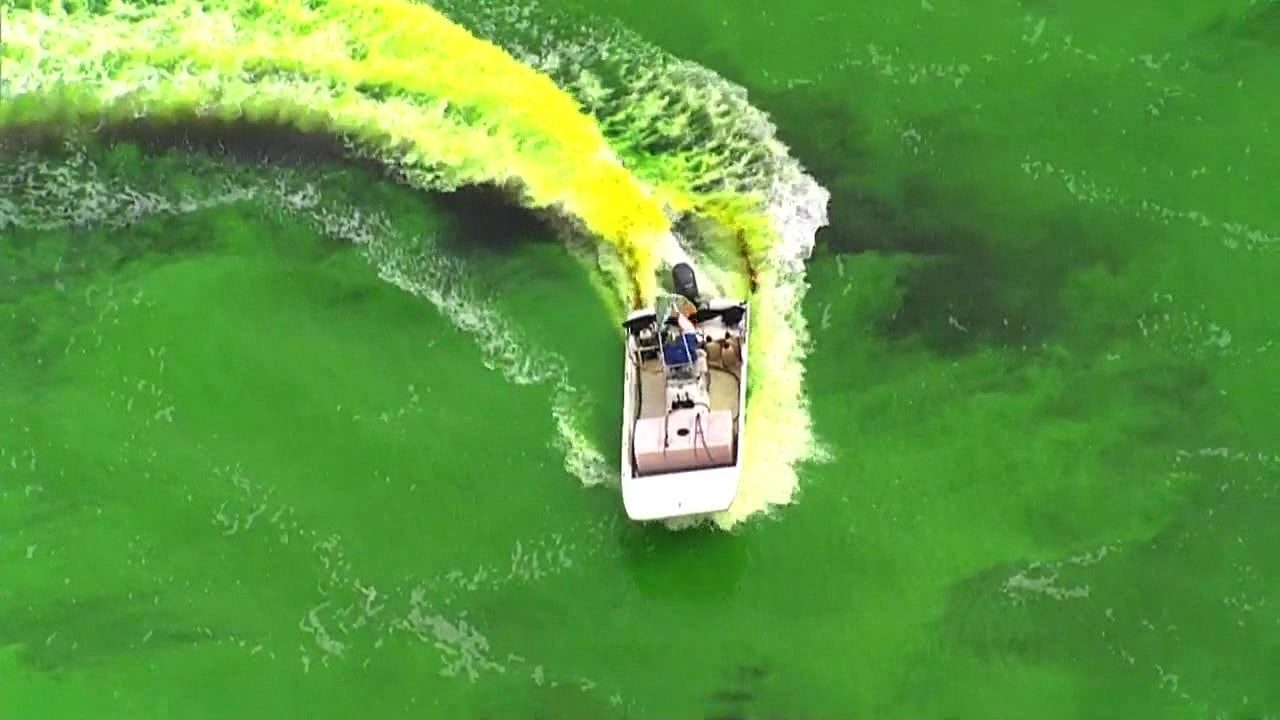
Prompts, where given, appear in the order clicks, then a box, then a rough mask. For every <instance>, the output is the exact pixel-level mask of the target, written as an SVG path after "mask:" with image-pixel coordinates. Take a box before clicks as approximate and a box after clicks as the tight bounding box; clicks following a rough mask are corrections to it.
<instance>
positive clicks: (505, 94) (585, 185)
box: [0, 0, 668, 306]
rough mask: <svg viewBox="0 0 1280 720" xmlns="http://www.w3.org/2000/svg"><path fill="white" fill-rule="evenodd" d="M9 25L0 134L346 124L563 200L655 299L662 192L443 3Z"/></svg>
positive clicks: (258, 6)
mask: <svg viewBox="0 0 1280 720" xmlns="http://www.w3.org/2000/svg"><path fill="white" fill-rule="evenodd" d="M6 20H7V21H6V28H5V30H6V33H5V35H6V37H5V44H4V47H3V54H4V70H5V76H6V81H7V83H8V86H9V89H10V95H11V97H9V98H6V100H7V102H6V103H5V105H4V106H3V107H0V128H4V127H7V126H13V125H16V124H41V123H48V122H59V123H69V124H84V123H91V122H95V121H98V120H100V119H101V118H102V117H104V116H105V117H107V118H109V119H124V118H127V117H130V116H141V115H147V116H152V117H158V118H160V119H166V118H173V119H177V118H181V117H184V116H186V117H190V116H194V115H200V116H214V117H219V118H221V119H228V120H230V119H238V118H245V119H249V120H254V121H273V122H282V123H287V124H290V125H293V126H295V127H298V128H299V129H302V130H326V131H329V132H335V133H341V134H345V135H348V136H350V137H352V138H354V139H356V140H357V141H358V142H359V143H360V144H361V145H362V146H364V147H366V148H373V149H375V150H376V151H377V152H378V153H379V154H380V155H382V156H383V159H385V160H387V161H388V162H390V163H391V164H393V165H397V166H400V167H401V168H403V169H404V170H405V171H406V173H407V174H408V175H410V176H411V177H413V178H416V179H417V180H418V181H420V182H422V183H423V184H425V185H428V186H430V187H435V188H440V187H454V186H457V185H462V184H477V183H486V182H491V183H496V184H500V185H504V186H508V187H512V188H516V189H518V190H519V191H520V193H521V195H522V197H521V200H522V201H523V202H524V203H525V204H526V205H528V206H530V207H533V208H549V207H559V208H561V209H563V210H564V211H565V212H566V213H567V214H569V215H571V216H573V217H576V218H577V219H578V220H579V221H581V223H582V224H583V225H585V226H586V227H587V228H588V229H589V230H590V231H591V232H593V233H594V234H596V235H598V236H600V237H602V238H604V239H605V240H606V241H608V242H610V243H612V244H613V245H614V246H615V247H616V248H617V249H618V251H619V254H620V255H621V256H622V259H623V262H624V264H625V266H626V268H627V270H628V272H629V274H630V276H631V281H632V287H631V288H628V292H629V294H630V295H631V297H630V298H629V299H630V302H631V304H632V305H633V306H638V305H643V304H649V303H650V302H652V300H653V298H654V296H655V293H656V283H655V280H654V272H655V270H656V267H657V264H658V262H659V257H658V256H659V252H660V248H661V241H662V238H664V237H665V235H666V233H667V231H668V221H667V218H666V216H665V215H664V213H663V211H662V203H661V201H660V200H659V199H658V198H657V197H656V196H654V195H653V194H652V190H651V189H650V188H648V187H645V186H644V185H643V184H642V183H641V182H639V181H638V180H637V179H636V178H635V177H634V176H632V175H631V174H630V173H629V172H628V171H627V170H626V169H625V168H624V167H623V166H622V165H621V163H620V162H619V161H618V159H617V157H616V156H615V154H614V153H613V151H612V149H611V148H610V147H609V145H608V143H607V142H606V140H605V139H604V137H603V135H601V133H600V130H599V128H598V127H597V126H596V124H595V121H594V120H592V119H591V118H590V117H588V116H587V115H585V114H584V113H583V112H582V111H581V110H580V109H579V107H578V106H577V104H576V103H575V102H574V101H573V99H572V98H571V97H570V96H568V95H567V94H565V93H564V92H562V91H561V90H560V89H559V88H558V87H556V85H555V84H554V83H553V82H552V81H551V79H550V78H548V77H547V76H545V75H543V74H541V73H539V72H537V71H536V70H534V69H532V68H530V67H528V66H525V65H523V64H521V63H519V62H517V61H516V60H514V59H513V58H511V57H510V56H509V55H507V54H506V53H505V52H504V51H503V50H501V49H500V48H498V47H497V46H495V45H493V44H491V43H489V42H486V41H483V40H480V39H478V38H476V37H474V36H472V35H471V34H470V33H468V32H467V31H466V30H465V29H463V28H461V27H459V26H457V25H455V24H453V23H451V22H449V21H448V20H447V19H446V18H445V17H443V16H442V15H440V14H439V13H437V12H436V11H434V10H432V9H431V8H428V7H426V6H423V5H418V4H413V3H408V2H403V1H401V0H328V1H327V2H325V1H320V2H313V3H308V4H306V5H304V4H302V3H298V2H293V1H291V0H223V1H222V2H220V3H213V2H198V1H196V0H174V2H171V3H168V4H163V5H158V6H148V7H144V8H138V7H130V6H127V5H125V4H124V3H116V4H114V5H112V6H111V8H110V9H109V11H108V12H107V13H106V14H103V15H93V14H90V13H88V12H85V11H82V10H77V9H75V8H74V4H73V3H69V2H67V3H63V2H37V3H34V4H33V7H32V9H24V10H18V11H16V12H11V14H10V16H9V17H8V18H6ZM14 96H16V100H15V99H14Z"/></svg>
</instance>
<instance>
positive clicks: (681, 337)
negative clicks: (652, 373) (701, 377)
mask: <svg viewBox="0 0 1280 720" xmlns="http://www.w3.org/2000/svg"><path fill="white" fill-rule="evenodd" d="M671 319H672V320H674V321H675V323H676V326H677V327H678V328H679V330H680V333H679V334H678V335H675V336H674V337H672V338H670V339H668V340H667V342H665V343H663V345H662V356H663V361H664V362H665V364H666V365H667V367H671V366H674V365H689V364H692V363H693V362H694V361H695V360H697V357H698V348H699V347H700V346H701V344H702V342H701V339H700V338H699V337H698V328H697V327H695V326H694V324H693V321H692V320H690V319H689V318H688V317H687V316H686V314H685V313H683V312H681V311H680V310H679V309H675V310H672V311H671Z"/></svg>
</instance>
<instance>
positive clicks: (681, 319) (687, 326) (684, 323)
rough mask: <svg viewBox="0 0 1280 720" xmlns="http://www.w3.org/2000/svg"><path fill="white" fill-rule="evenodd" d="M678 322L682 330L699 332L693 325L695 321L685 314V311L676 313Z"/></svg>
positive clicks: (684, 331) (683, 331)
mask: <svg viewBox="0 0 1280 720" xmlns="http://www.w3.org/2000/svg"><path fill="white" fill-rule="evenodd" d="M676 322H677V323H678V324H679V325H680V332H682V333H691V332H697V331H698V329H697V328H696V327H694V326H693V322H692V321H690V320H689V318H687V317H685V316H684V313H681V314H679V315H676Z"/></svg>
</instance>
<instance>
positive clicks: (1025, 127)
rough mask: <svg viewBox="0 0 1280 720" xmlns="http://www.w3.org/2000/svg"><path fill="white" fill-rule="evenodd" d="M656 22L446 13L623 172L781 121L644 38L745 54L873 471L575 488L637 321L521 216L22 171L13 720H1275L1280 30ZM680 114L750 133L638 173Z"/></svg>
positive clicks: (155, 172)
mask: <svg viewBox="0 0 1280 720" xmlns="http://www.w3.org/2000/svg"><path fill="white" fill-rule="evenodd" d="M613 5H615V6H614V7H610V6H600V8H602V9H606V10H609V11H611V12H616V13H618V14H620V15H621V16H622V18H623V20H624V21H626V22H627V23H629V24H630V25H631V26H632V27H634V28H635V29H636V30H638V31H639V32H641V33H643V34H644V36H645V37H646V38H648V40H647V41H641V40H639V39H638V38H636V37H634V36H631V35H628V34H625V33H623V32H621V31H620V30H618V29H617V28H616V27H615V26H612V25H609V24H607V23H606V22H604V21H601V20H598V19H597V20H590V21H586V22H585V23H584V22H578V21H570V20H568V19H566V18H567V17H568V16H566V15H557V14H555V13H553V12H551V11H550V10H547V9H545V8H544V9H540V10H527V11H526V10H512V9H510V8H511V7H512V6H494V7H486V6H482V5H475V4H462V3H459V4H458V5H457V6H456V7H455V6H453V5H449V6H443V7H442V9H443V10H444V11H445V13H446V14H447V15H448V16H449V17H451V18H452V19H453V20H455V21H457V22H460V23H461V24H462V25H464V26H466V27H468V28H471V29H473V30H474V31H475V32H477V33H479V34H481V35H482V36H486V37H489V38H491V39H493V40H495V41H496V42H498V43H499V44H502V45H504V46H505V47H506V48H507V49H508V50H509V51H510V52H511V53H512V54H513V55H515V56H516V57H518V58H520V59H522V60H523V61H525V62H527V63H530V64H531V65H533V66H537V67H541V68H543V69H544V70H547V71H548V72H550V73H551V75H552V77H553V78H555V79H556V80H557V81H558V82H560V83H561V84H562V86H564V87H566V88H569V89H570V91H571V92H573V93H574V94H575V96H577V97H579V98H585V100H584V102H587V103H588V108H589V109H590V110H591V111H592V112H593V114H595V115H596V117H598V118H600V126H601V127H602V128H603V129H604V132H605V134H606V136H608V137H610V138H612V139H613V142H614V146H615V147H618V148H620V150H619V152H620V153H621V154H622V156H623V157H624V158H629V157H633V156H637V157H638V156H642V155H644V154H645V153H647V152H657V150H658V149H661V148H663V147H676V148H679V147H685V146H687V147H692V148H699V147H702V148H707V151H706V152H707V154H708V155H710V156H715V150H714V148H717V147H724V146H728V147H734V146H735V145H734V142H735V141H734V140H733V139H732V138H733V137H735V135H734V133H735V132H738V133H741V134H740V135H738V136H737V137H744V136H749V133H748V129H751V128H757V127H758V126H757V125H756V123H758V122H759V120H760V117H759V116H756V115H752V112H753V111H752V109H751V108H750V107H749V106H746V105H745V104H736V103H734V102H733V101H732V100H726V99H725V97H726V96H724V95H719V94H716V93H715V92H713V90H715V89H716V88H725V87H727V86H726V85H724V84H723V81H718V82H720V83H721V84H720V85H716V84H715V82H717V81H714V79H712V78H703V80H704V81H705V82H703V83H702V84H697V83H671V82H669V80H668V78H671V77H673V76H674V77H681V75H680V73H682V72H692V71H691V70H689V69H688V68H687V67H685V66H680V65H679V61H677V60H676V59H674V58H672V57H670V56H665V55H662V54H661V53H660V51H658V50H656V48H654V47H653V46H652V45H650V44H648V43H649V42H654V43H657V44H659V45H661V46H663V47H666V48H668V49H669V50H670V51H671V52H672V53H673V54H674V55H675V56H676V57H686V58H691V59H693V60H697V61H699V62H703V63H705V64H707V65H709V66H711V67H713V68H715V70H717V71H718V72H720V73H721V74H722V75H724V76H726V77H729V78H732V79H734V80H735V81H738V82H742V83H744V84H746V85H747V86H748V87H749V88H750V89H751V95H750V98H751V102H752V103H753V104H754V105H757V106H759V107H760V108H762V109H764V110H766V111H768V112H769V113H770V114H771V116H772V118H773V120H774V121H775V122H777V123H778V125H779V134H780V136H781V137H782V138H783V139H784V140H785V141H787V142H788V143H790V144H791V145H792V146H793V148H794V150H793V152H794V154H795V155H797V156H798V157H799V158H800V159H801V161H803V162H805V163H806V165H808V166H809V167H810V168H811V169H812V170H813V171H814V172H815V174H816V175H817V176H818V178H819V180H820V181H821V182H822V183H823V184H824V185H826V186H827V187H828V188H829V189H831V191H832V201H831V206H830V207H831V217H832V223H831V227H830V228H827V229H825V230H823V231H822V232H821V233H820V234H819V244H818V249H817V253H816V255H815V257H814V258H813V259H812V260H811V261H810V262H809V264H808V282H809V283H810V284H811V287H810V288H809V291H808V294H807V295H806V296H805V298H804V305H803V308H804V311H805V315H806V316H807V318H808V323H809V328H810V332H811V334H812V336H813V348H812V351H811V353H810V354H809V356H808V358H807V360H806V361H805V367H806V369H807V374H806V386H807V391H808V395H809V397H810V399H811V410H812V414H813V419H814V427H815V430H816V432H817V434H818V435H819V436H820V437H821V439H822V440H823V441H824V443H825V445H826V446H827V448H828V449H829V451H830V454H831V461H830V462H829V463H827V464H824V465H817V466H800V476H801V478H802V487H801V492H800V493H799V495H798V496H797V498H796V502H795V503H794V504H791V505H788V506H784V507H782V508H781V509H779V510H778V511H777V512H776V513H775V514H774V516H773V518H772V519H760V518H759V516H756V517H754V518H752V519H748V520H747V521H746V522H744V523H742V524H740V525H738V526H737V527H736V528H735V532H733V533H729V534H726V533H706V532H702V531H691V532H681V533H671V532H669V531H666V530H663V529H654V530H643V529H639V528H635V527H632V526H630V525H628V524H626V523H625V521H623V520H622V519H621V517H620V514H621V513H620V507H619V505H620V500H619V498H618V497H617V493H616V490H614V489H611V488H609V487H602V488H592V489H589V490H584V489H583V487H582V482H581V481H580V479H581V478H582V477H584V476H586V477H590V475H589V473H588V472H586V471H584V470H583V469H582V466H580V465H574V462H575V460H576V461H582V458H581V457H580V456H578V455H575V453H576V452H587V455H590V452H588V451H590V450H591V449H595V450H597V451H598V452H599V453H600V454H601V455H602V456H603V457H605V458H609V457H612V455H613V454H614V452H616V450H615V448H616V440H615V439H614V436H615V435H616V415H617V412H618V411H619V407H618V405H619V403H618V401H617V400H616V399H615V398H616V396H617V387H616V384H617V379H616V378H617V362H616V359H615V358H614V357H612V356H609V355H608V354H599V353H594V352H593V351H592V350H591V348H595V347H608V346H610V345H611V344H613V343H616V341H617V340H616V338H617V333H616V329H615V325H614V322H615V316H614V314H613V313H612V312H611V311H610V309H609V307H608V306H607V304H606V303H601V302H600V301H599V299H598V293H597V292H596V289H595V288H596V285H597V280H596V279H595V278H594V277H593V275H592V274H591V273H588V272H584V270H583V265H582V263H581V262H580V261H579V259H578V258H577V257H576V256H574V255H573V254H570V253H566V252H565V250H564V245H563V244H562V243H561V242H560V241H558V240H557V238H556V237H554V236H555V235H556V234H558V232H559V231H558V230H555V229H552V228H549V227H546V226H543V225H539V224H537V223H536V222H534V221H532V220H529V219H527V218H525V217H524V216H522V215H520V214H519V213H514V212H512V211H509V210H503V209H502V207H501V206H500V205H495V204H494V203H493V201H492V200H489V199H485V198H484V197H483V196H481V198H480V199H476V196H464V197H462V198H459V197H456V196H455V197H446V198H439V197H431V196H427V195H424V194H423V193H421V192H420V191H417V190H414V189H410V188H405V187H400V186H396V185H393V184H391V183H389V182H386V181H379V180H378V179H377V178H378V176H377V175H376V174H374V173H373V172H372V171H370V170H365V169H356V168H352V167H350V166H348V165H341V164H338V163H336V162H325V161H313V162H310V163H304V164H303V165H302V166H301V167H298V166H297V165H298V164H297V163H290V162H285V161H272V162H269V163H266V164H263V163H261V162H258V161H252V160H247V159H246V154H245V153H238V154H237V155H236V156H234V157H232V158H219V157H209V156H207V155H205V154H203V153H200V152H188V153H177V152H162V151H155V152H143V151H140V150H138V149H137V148H134V147H130V146H128V145H124V146H121V147H118V148H117V149H115V150H113V151H102V150H97V149H90V150H88V151H83V150H79V149H75V148H72V149H71V150H62V149H56V148H55V149H53V150H50V151H47V152H45V153H44V154H43V155H41V156H40V159H38V160H37V159H33V158H32V157H31V156H28V155H23V156H20V157H14V158H11V159H9V160H6V162H5V166H4V167H5V170H6V174H5V175H4V176H3V177H4V180H0V186H2V187H3V189H4V192H3V193H2V194H0V196H2V197H3V198H4V200H7V201H8V202H9V203H10V204H9V205H5V206H3V207H4V209H5V212H6V213H7V215H6V217H8V218H11V219H16V220H17V221H16V222H10V223H9V224H6V225H5V227H4V229H3V233H4V236H3V237H4V240H3V243H2V244H0V247H2V248H3V250H0V253H2V254H0V259H2V260H3V263H4V264H3V268H4V271H3V273H2V274H0V278H3V281H4V283H5V284H4V285H3V286H2V287H3V288H4V290H3V295H0V301H3V302H4V303H5V307H4V309H3V310H2V311H0V332H3V337H4V342H3V345H2V346H0V362H2V363H3V364H2V365H0V371H2V372H0V383H3V385H4V391H3V393H2V394H0V404H2V405H3V407H0V423H3V424H2V425H0V427H4V428H5V430H4V431H3V432H2V433H0V451H2V452H3V455H0V469H3V471H4V475H3V476H0V477H2V478H3V486H0V492H2V493H3V495H0V517H3V518H4V522H5V525H4V526H5V528H6V531H5V533H4V535H3V545H2V546H0V553H3V554H2V555H0V563H3V565H0V567H3V568H5V569H6V570H5V573H4V575H5V582H4V583H3V585H0V607H2V608H3V610H2V611H0V644H4V645H5V646H7V650H6V651H5V652H4V654H3V655H2V656H0V658H2V659H0V699H2V700H3V701H4V707H5V709H6V711H7V712H6V714H7V715H8V714H12V715H13V716H14V717H21V718H25V717H35V718H45V717H49V718H57V717H120V718H152V717H183V718H186V717H210V718H214V717H217V718H222V717H231V716H244V715H263V716H266V715H275V716H299V717H307V716H312V717H342V718H347V717H363V716H397V717H424V718H435V717H441V718H452V717H475V718H481V717H494V718H505V717H526V718H537V717H555V718H608V717H617V718H622V717H632V718H639V717H644V718H653V717H708V718H709V717H744V718H748V717H749V718H770V717H787V718H858V717H874V718H993V717H998V718H1022V717H1036V718H1041V717H1046V718H1057V717H1061V718H1133V717H1143V718H1147V717H1149V718H1217V717H1222V718H1262V717H1275V716H1277V715H1280V695H1277V688H1278V687H1280V671H1278V670H1277V668H1280V613H1278V612H1277V609H1276V607H1277V602H1278V601H1277V600H1276V594H1277V593H1276V591H1277V585H1278V584H1280V581H1278V580H1277V577H1280V558H1278V556H1277V554H1276V552H1275V548H1276V547H1277V544H1278V543H1280V533H1278V532H1277V530H1276V529H1275V522H1274V518H1275V517H1276V511H1277V509H1280V502H1278V501H1277V493H1276V484H1277V481H1280V437H1278V436H1280V424H1278V423H1277V420H1276V410H1275V408H1276V407H1277V400H1280V392H1278V388H1280V385H1277V383H1276V381H1275V377H1276V371H1277V370H1280V355H1278V353H1280V350H1277V349H1276V341H1277V339H1280V338H1278V336H1280V313H1277V311H1276V310H1275V309H1274V307H1275V306H1274V305H1273V303H1272V302H1271V299H1272V295H1273V294H1274V292H1273V291H1272V288H1273V287H1274V286H1275V279H1276V278H1277V277H1280V251H1278V250H1277V248H1280V239H1277V236H1278V234H1280V227H1278V226H1280V217H1277V213H1276V211H1275V210H1274V208H1273V206H1272V205H1271V204H1270V203H1269V196H1268V190H1269V188H1270V187H1271V186H1273V185H1274V184H1275V183H1274V179H1275V171H1274V170H1273V169H1272V168H1275V167H1278V166H1280V162H1278V161H1280V158H1278V157H1277V153H1276V150H1275V146H1274V144H1273V143H1271V141H1270V138H1271V134H1272V128H1271V125H1272V124H1273V120H1272V118H1274V117H1275V116H1276V115H1275V111H1276V110H1277V107H1276V104H1277V101H1276V99H1275V96H1274V94H1271V93H1269V92H1267V91H1266V88H1268V87H1271V86H1274V85H1275V81H1276V78H1277V76H1280V72H1277V71H1280V65H1278V61H1277V60H1276V59H1275V55H1274V52H1272V50H1273V49H1274V47H1275V46H1276V43H1277V42H1280V35H1277V30H1276V27H1277V24H1276V20H1275V18H1276V17H1277V16H1276V14H1275V13H1276V11H1275V9H1274V8H1275V5H1274V4H1271V5H1264V4H1256V5H1254V6H1252V7H1247V4H1246V3H1238V4H1236V5H1235V6H1229V5H1228V4H1218V5H1208V4H1205V5H1203V6H1201V5H1195V4H1184V5H1180V6H1178V7H1177V12H1174V11H1173V10H1168V9H1152V10H1142V11H1138V10H1133V9H1132V8H1125V9H1121V8H1118V7H1117V8H1111V7H1110V6H1105V5H1102V4H1090V5H1086V6H1078V7H1073V8H1065V7H1060V6H1056V5H1052V4H1034V5H1032V4H1024V5H1012V4H1002V3H979V4H977V5H974V4H966V5H965V6H964V7H963V8H961V7H960V6H946V5H944V4H943V3H940V2H936V1H934V2H930V3H923V4H921V5H920V6H918V7H917V6H914V5H913V6H911V7H909V8H908V7H905V6H900V5H896V4H895V5H892V6H890V5H884V6H882V7H880V6H876V7H864V8H859V10H858V11H857V12H854V11H852V10H841V9H839V8H838V7H835V6H832V7H819V6H817V5H816V4H812V3H811V4H806V3H793V4H788V5H787V6H786V7H774V6H764V5H761V6H760V7H756V6H755V5H753V4H738V5H735V6H733V7H728V6H723V5H717V4H714V3H710V2H702V3H698V2H694V3H686V4H683V5H682V6H681V7H680V8H679V9H671V8H665V7H664V8H661V9H659V8H656V7H654V6H652V5H651V4H637V5H632V4H623V3H615V4H613ZM602 56H607V57H602ZM636 58H642V59H643V62H639V61H637V60H635V59H636ZM628 63H631V64H632V65H639V66H643V67H644V68H647V69H649V70H651V71H652V72H650V73H649V74H644V73H639V72H636V71H634V70H626V69H625V68H627V67H628ZM584 66H585V67H590V68H594V69H595V73H594V77H597V78H599V81H598V83H597V85H600V84H602V85H603V86H604V87H612V88H621V87H626V89H625V90H617V89H615V90H614V91H613V92H612V93H604V94H601V93H599V92H596V93H595V94H593V93H592V92H590V88H589V86H590V85H591V83H590V82H588V83H586V84H583V85H575V83H574V82H573V78H575V77H581V75H580V70H581V68H582V67H584ZM619 68H622V69H619ZM673 88H674V89H673ZM681 88H683V89H684V90H681ZM697 88H706V89H704V90H702V91H700V92H701V95H700V94H699V92H693V91H692V90H696V89H697ZM686 91H688V92H686ZM673 95H675V96H680V97H682V98H684V99H681V100H679V103H685V104H684V105H677V107H695V108H696V107H704V108H706V107H709V108H714V109H715V111H714V112H705V113H702V114H698V113H696V112H695V113H684V112H674V111H673V112H672V113H671V114H673V115H676V116H688V117H693V118H702V119H701V120H698V121H696V122H691V123H690V125H691V127H690V128H689V129H688V131H687V132H686V133H684V134H683V135H682V134H680V133H679V132H678V131H674V130H667V131H665V132H657V131H655V132H654V133H653V134H652V135H651V136H648V137H642V138H639V139H637V136H631V139H630V140H626V141H623V140H622V139H620V138H621V137H622V135H623V134H624V133H623V132H622V131H619V130H617V129H616V128H619V127H620V128H624V129H629V128H634V127H640V126H643V122H641V121H640V119H643V118H646V117H647V118H649V121H651V122H652V123H653V126H654V127H668V126H669V123H667V122H665V121H664V117H665V116H664V115H663V114H662V113H660V112H656V111H654V110H652V109H648V110H646V109H645V108H652V107H653V106H654V105H655V104H656V103H654V102H653V101H650V102H649V103H648V104H646V103H645V102H642V101H643V100H645V99H646V98H654V97H667V98H671V97H672V96H673ZM592 98H598V99H597V100H595V101H594V104H592V101H591V99H592ZM668 102H675V101H671V100H669V101H668ZM699 103H702V105H699ZM669 107H670V105H669ZM646 113H647V115H646ZM673 136H674V137H675V138H676V139H675V140H672V137H673ZM664 143H665V145H664ZM41 163H43V165H42V164H41ZM769 167H772V166H771V165H770V164H769V162H767V161H763V160H762V161H760V162H758V163H756V164H754V165H752V164H751V163H747V165H746V168H745V170H744V171H743V172H742V173H741V177H742V178H744V179H743V180H741V182H743V183H750V182H751V178H753V177H755V176H756V175H754V174H753V173H755V174H759V175H767V174H768V172H769V170H768V168H769ZM726 175H727V176H733V174H732V173H726ZM762 184H763V183H762ZM797 195H801V194H799V193H798V194H797ZM4 200H0V202H4ZM73 218H79V219H80V220H81V221H82V222H81V223H80V224H79V225H76V224H74V223H69V221H70V220H71V219H73ZM406 291H407V292H406ZM526 358H528V359H527V360H526ZM565 414H567V415H568V416H570V417H571V418H572V420H573V422H571V423H569V425H570V426H571V427H573V428H576V429H577V431H578V432H580V433H581V438H575V437H574V436H573V435H572V434H566V433H565V432H564V429H563V425H562V424H560V423H559V422H558V419H557V418H558V417H561V416H563V415H565ZM500 418H514V419H518V421H517V422H511V423H504V422H499V419H500ZM583 448H586V449H587V450H586V451H584V450H583ZM566 457H568V458H569V460H568V461H566ZM583 462H585V463H586V465H587V466H590V465H591V461H590V460H589V459H588V460H586V461H583ZM606 462H608V463H609V464H611V461H606ZM566 464H568V465H569V466H570V467H571V468H573V470H570V471H567V470H566ZM575 472H576V474H577V475H578V477H577V478H575V476H574V474H575Z"/></svg>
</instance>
